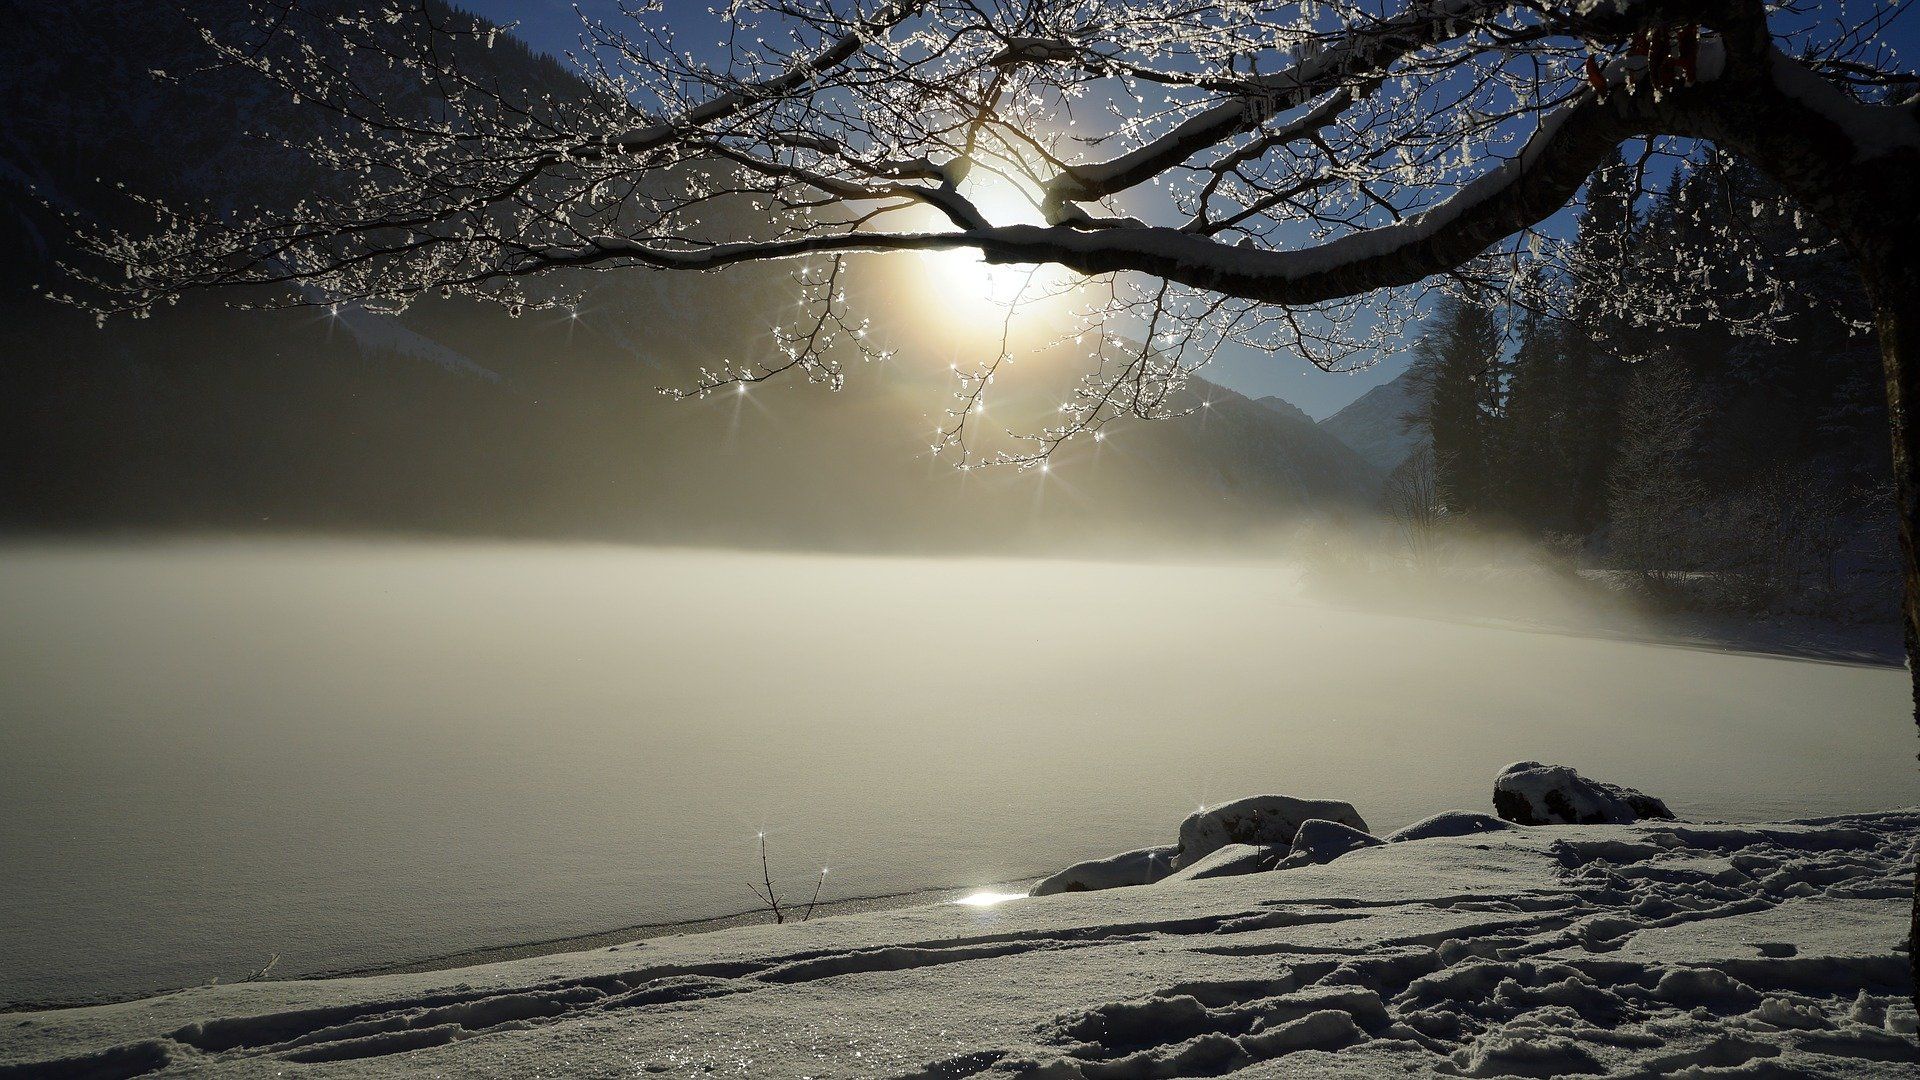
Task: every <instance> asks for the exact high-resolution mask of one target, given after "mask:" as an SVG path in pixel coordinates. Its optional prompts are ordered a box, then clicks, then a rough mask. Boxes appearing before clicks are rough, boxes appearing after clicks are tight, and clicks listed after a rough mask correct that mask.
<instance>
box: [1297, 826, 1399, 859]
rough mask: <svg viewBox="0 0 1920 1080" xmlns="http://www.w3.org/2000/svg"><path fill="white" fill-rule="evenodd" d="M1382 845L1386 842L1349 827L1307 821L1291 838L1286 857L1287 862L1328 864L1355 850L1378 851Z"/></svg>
mask: <svg viewBox="0 0 1920 1080" xmlns="http://www.w3.org/2000/svg"><path fill="white" fill-rule="evenodd" d="M1384 843H1386V841H1385V840H1382V839H1380V838H1379V837H1377V836H1374V835H1372V834H1370V833H1368V832H1366V831H1365V830H1362V829H1356V828H1354V827H1352V826H1351V825H1342V824H1341V823H1339V822H1337V821H1327V820H1324V819H1322V818H1309V819H1308V820H1306V821H1303V822H1301V823H1300V828H1299V830H1298V831H1297V832H1295V833H1294V834H1293V849H1292V850H1291V851H1290V852H1289V853H1288V861H1289V862H1293V861H1296V860H1297V861H1299V862H1303V863H1316V864H1317V863H1329V862H1332V861H1333V860H1335V859H1337V858H1339V857H1340V856H1342V855H1345V854H1346V853H1347V852H1349V851H1353V850H1354V849H1356V848H1363V847H1377V846H1379V845H1381V844H1384Z"/></svg>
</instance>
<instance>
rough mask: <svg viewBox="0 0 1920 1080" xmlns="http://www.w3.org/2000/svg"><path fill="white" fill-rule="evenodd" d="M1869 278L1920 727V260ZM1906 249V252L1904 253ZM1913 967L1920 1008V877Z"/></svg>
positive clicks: (1910, 943) (1887, 261)
mask: <svg viewBox="0 0 1920 1080" xmlns="http://www.w3.org/2000/svg"><path fill="white" fill-rule="evenodd" d="M1889 247H1891V248H1892V249H1893V250H1892V251H1890V252H1889V253H1888V254H1887V256H1886V257H1885V258H1884V259H1882V260H1881V261H1880V264H1879V265H1878V266H1877V267H1875V268H1874V270H1873V271H1871V272H1869V273H1868V274H1867V275H1866V276H1867V278H1868V280H1869V285H1868V288H1869V289H1870V291H1871V292H1872V293H1873V300H1874V322H1875V326H1876V329H1877V330H1878V332H1879V335H1880V358H1881V362H1882V364H1883V366H1884V368H1885V371H1886V378H1887V420H1888V422H1889V423H1890V424H1891V425H1892V428H1893V477H1894V501H1895V504H1896V506H1897V511H1898V514H1899V520H1900V576H1901V580H1902V581H1903V583H1904V595H1903V596H1902V598H1901V602H1900V612H1901V621H1902V623H1903V624H1904V626H1905V630H1906V638H1907V670H1908V672H1909V674H1910V675H1911V677H1912V679H1913V702H1914V723H1915V724H1916V725H1920V558H1917V557H1916V545H1920V415H1917V414H1916V412H1917V411H1920V256H1917V255H1915V254H1913V251H1914V249H1913V248H1911V247H1908V246H1906V245H1905V244H1901V243H1897V242H1896V243H1895V244H1892V245H1889ZM1903 247H1904V248H1905V251H1906V252H1907V254H1902V253H1901V252H1900V250H1899V249H1901V248H1903ZM1907 965H1908V968H1909V969H1910V970H1911V971H1912V973H1913V983H1914V985H1913V1001H1914V1008H1915V1010H1916V1011H1920V873H1916V875H1915V878H1914V887H1913V914H1912V922H1911V924H1910V926H1909V928H1908V932H1907Z"/></svg>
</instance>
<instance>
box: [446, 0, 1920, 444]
mask: <svg viewBox="0 0 1920 1080" xmlns="http://www.w3.org/2000/svg"><path fill="white" fill-rule="evenodd" d="M456 2H457V3H458V4H459V5H460V6H461V7H464V8H466V9H468V10H470V11H473V12H475V13H477V14H479V15H482V16H484V17H486V18H488V19H491V20H493V21H495V22H499V23H513V24H516V25H515V29H514V33H515V34H516V35H518V36H519V37H520V38H521V39H523V40H524V41H526V42H527V43H528V44H529V45H531V46H533V47H534V48H536V49H538V50H540V51H542V52H547V53H551V54H553V55H555V56H559V55H562V54H564V53H566V52H568V51H569V50H572V49H574V48H575V47H576V46H577V44H578V41H579V36H580V20H579V14H578V12H577V10H576V5H575V4H574V3H573V2H572V0H456ZM1840 2H1841V0H1832V3H1833V7H1834V13H1835V14H1836V15H1838V14H1839V11H1838V8H1839V4H1840ZM1823 6H1824V5H1823ZM1853 6H1854V10H1855V11H1858V10H1860V8H1859V5H1858V4H1855V5H1853ZM664 8H665V12H666V14H665V17H666V19H667V20H668V22H669V23H670V24H671V25H672V26H673V27H674V28H675V29H676V30H677V31H678V33H679V35H680V39H681V44H682V45H683V46H684V47H687V48H698V47H700V46H701V45H703V44H706V43H711V42H716V41H717V40H718V39H719V38H720V37H721V36H722V34H723V32H724V31H723V25H724V24H723V23H722V22H721V20H720V19H718V18H716V17H715V16H714V15H712V14H711V13H710V12H709V11H708V4H707V2H706V0H664ZM578 10H584V11H586V12H587V13H588V14H589V15H595V16H600V17H605V18H608V19H609V20H610V21H617V20H618V19H619V18H620V8H619V5H618V4H617V3H615V2H614V0H580V3H579V5H578ZM703 29H704V30H706V31H707V32H706V33H701V32H700V31H701V30H703ZM1887 40H1888V42H1889V44H1891V45H1892V46H1893V47H1894V48H1896V49H1897V50H1898V51H1899V53H1900V54H1901V56H1902V58H1903V59H1905V58H1910V57H1912V56H1914V55H1916V52H1920V18H1916V17H1912V16H1911V15H1909V16H1908V17H1906V18H1904V19H1903V20H1902V22H1901V23H1899V24H1897V28H1896V31H1895V32H1894V33H1892V34H1890V35H1888V39H1887ZM1905 66H1906V67H1908V68H1909V69H1911V68H1912V66H1913V65H1912V61H1911V60H1910V59H1908V60H1907V62H1906V65H1905ZM1407 364H1408V357H1407V355H1406V354H1405V353H1404V352H1403V353H1400V354H1397V355H1394V356H1389V357H1385V358H1383V359H1382V360H1381V361H1380V362H1379V363H1378V364H1375V365H1374V366H1372V367H1370V368H1367V369H1364V370H1361V371H1357V372H1351V373H1341V374H1329V373H1327V372H1323V371H1320V370H1319V369H1317V368H1314V367H1312V366H1311V365H1309V364H1306V363H1305V362H1303V361H1300V360H1297V359H1289V358H1287V357H1270V356H1267V355H1265V354H1262V353H1259V352H1255V351H1253V350H1250V349H1237V348H1233V349H1223V350H1222V351H1221V354H1220V356H1219V358H1217V359H1216V360H1215V362H1214V363H1213V364H1212V365H1211V366H1209V367H1208V368H1207V369H1206V371H1205V373H1204V374H1205V376H1206V378H1208V379H1210V380H1212V381H1214V382H1217V383H1220V384H1221V385H1223V386H1226V387H1228V388H1230V389H1232V390H1236V391H1238V392H1240V393H1242V394H1246V395H1247V396H1249V397H1256V398H1257V397H1263V396H1266V395H1268V394H1277V395H1279V396H1280V397H1283V398H1286V399H1287V400H1288V401H1291V402H1293V403H1294V404H1295V405H1298V406H1299V407H1300V408H1302V409H1304V410H1306V412H1307V413H1308V414H1309V415H1311V416H1313V417H1315V418H1324V417H1326V416H1328V415H1331V414H1332V413H1334V412H1336V411H1338V410H1339V409H1340V408H1341V407H1343V406H1345V405H1347V404H1348V403H1350V402H1352V401H1353V400H1354V399H1355V398H1358V397H1359V396H1360V395H1362V394H1364V393H1366V392H1367V391H1368V390H1370V389H1372V388H1373V387H1376V386H1379V385H1381V384H1382V383H1385V382H1388V381H1389V380H1391V379H1393V378H1394V377H1395V376H1397V375H1399V374H1400V373H1401V372H1403V371H1405V370H1406V367H1407Z"/></svg>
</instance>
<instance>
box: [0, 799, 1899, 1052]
mask: <svg viewBox="0 0 1920 1080" xmlns="http://www.w3.org/2000/svg"><path fill="white" fill-rule="evenodd" d="M1916 836H1920V810H1907V811H1898V812H1889V813H1881V814H1868V815H1859V816H1851V817H1843V818H1832V819H1826V820H1816V821H1806V822H1800V823H1787V824H1772V825H1710V824H1689V823H1684V822H1664V821H1663V822H1657V823H1642V824H1637V825H1591V826H1538V827H1532V828H1523V829H1510V830H1504V831H1499V832H1491V833H1485V834H1478V835H1470V836H1459V837H1449V838H1438V839H1421V840H1411V841H1404V842H1397V843H1390V844H1386V845H1381V846H1373V847H1365V848H1361V849H1358V850H1354V851H1351V852H1348V853H1347V854H1345V855H1342V856H1340V857H1339V858H1337V859H1335V860H1334V861H1333V862H1331V863H1328V864H1326V865H1324V866H1305V867H1299V868H1295V869H1288V870H1280V871H1274V872H1268V873H1261V874H1253V875H1249V876H1242V877H1231V878H1213V879H1204V880H1191V881H1179V882H1171V881H1170V882H1162V883H1160V884H1155V885H1146V886H1138V887H1133V888H1121V889H1114V890H1111V891H1106V892H1096V893H1073V894H1066V895H1059V896H1046V897H1032V898H1020V899H1014V900H1008V901H1006V902H1003V903H1000V904H998V905H994V906H982V907H976V906H966V905H942V906H931V907H919V908H911V909H904V910H898V911H890V912H881V913H873V914H865V915H855V916H847V917H844V918H834V919H826V920H816V921H814V922H810V923H806V924H802V925H787V926H768V927H757V928H747V929H737V930H728V931H722V932H718V933H713V934H704V935H695V936H689V937H680V938H666V939H656V940H651V941H643V942H638V943H634V944H631V945H626V946H618V947H613V948H607V949H602V950H597V951H593V952H582V953H574V954H570V955H559V956H546V957H540V958H537V959H531V960H520V961H514V962H511V963H505V964H496V965H491V966H487V967H477V968H468V969H464V970H456V971H440V972H433V973H427V974H411V975H389V976H381V977H373V978H358V979H342V980H335V981H325V982H282V983H250V984H244V985H232V986H216V987H208V988H201V989H195V990H188V991H183V992H180V993H176V994H170V995H167V996H163V997H158V998H153V999H149V1000H144V1001H136V1002H128V1003H122V1004H117V1005H106V1006H96V1007H91V1008H85V1009H77V1010H69V1011H62V1012H50V1013H39V1014H26V1015H12V1016H8V1017H7V1018H6V1022H5V1024H4V1025H0V1076H72V1075H85V1076H92V1077H103V1078H106V1077H131V1076H138V1075H145V1074H149V1073H178V1074H187V1073H191V1074H192V1075H195V1076H258V1075H268V1074H273V1075H307V1074H309V1073H311V1074H313V1075H337V1076H386V1075H407V1076H413V1075H437V1076H471V1077H503V1078H504V1077H511V1078H516V1080H517V1078H522V1077H532V1076H568V1077H600V1076H604V1077H614V1076H681V1077H707V1076H746V1077H780V1078H797V1077H813V1078H826V1077H898V1078H908V1077H912V1078H924V1080H931V1078H959V1077H980V1078H988V1077H1013V1076H1028V1077H1036V1078H1049V1080H1066V1078H1105V1080H1132V1078H1140V1077H1172V1076H1219V1075H1233V1076H1237V1077H1245V1078H1248V1080H1252V1078H1255V1077H1282V1076H1286V1077H1300V1076H1309V1077H1310V1076H1352V1077H1369V1076H1398V1075H1406V1074H1409V1073H1415V1074H1442V1075H1458V1076H1479V1077H1484V1076H1501V1075H1520V1076H1560V1075H1574V1074H1591V1075H1602V1074H1604V1075H1606V1076H1613V1077H1627V1076H1635V1077H1654V1076H1673V1075H1695V1076H1730V1075H1739V1076H1843V1077H1886V1076H1900V1075H1920V1050H1917V1049H1916V1043H1915V1039H1914V1018H1913V1014H1912V1011H1911V1007H1910V1006H1908V1005H1907V1004H1905V1002H1904V996H1905V994H1906V988H1907V974H1906V971H1907V966H1906V958H1905V956H1904V955H1902V953H1901V952H1900V951H1899V950H1900V948H1901V943H1902V941H1903V939H1904V934H1905V929H1906V920H1907V905H1908V903H1909V900H1910V895H1911V894H1910V893H1909V891H1908V887H1907V877H1906V875H1907V873H1908V872H1909V869H1910V866H1911V861H1912V855H1913V851H1914V846H1915V839H1916Z"/></svg>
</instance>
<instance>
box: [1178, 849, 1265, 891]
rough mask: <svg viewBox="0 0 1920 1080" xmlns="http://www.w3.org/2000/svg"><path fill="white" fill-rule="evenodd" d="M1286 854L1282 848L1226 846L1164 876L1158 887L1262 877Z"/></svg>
mask: <svg viewBox="0 0 1920 1080" xmlns="http://www.w3.org/2000/svg"><path fill="white" fill-rule="evenodd" d="M1287 853H1288V848H1287V846H1286V845H1285V844H1228V845H1227V846H1226V847H1223V848H1221V849H1219V850H1218V851H1215V852H1213V853H1212V854H1210V855H1208V856H1207V857H1205V858H1203V859H1201V860H1200V861H1199V862H1196V863H1194V864H1193V865H1192V866H1185V867H1181V868H1180V869H1179V870H1176V871H1174V872H1173V873H1171V874H1168V875H1167V876H1166V877H1164V878H1162V879H1161V884H1163V885H1164V884H1170V883H1173V882H1179V881H1197V880H1200V879H1202V878H1216V877H1237V876H1239V875H1241V874H1262V873H1265V872H1267V871H1268V870H1272V869H1274V868H1275V867H1277V866H1279V865H1280V860H1282V859H1284V858H1286V857H1287Z"/></svg>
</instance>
